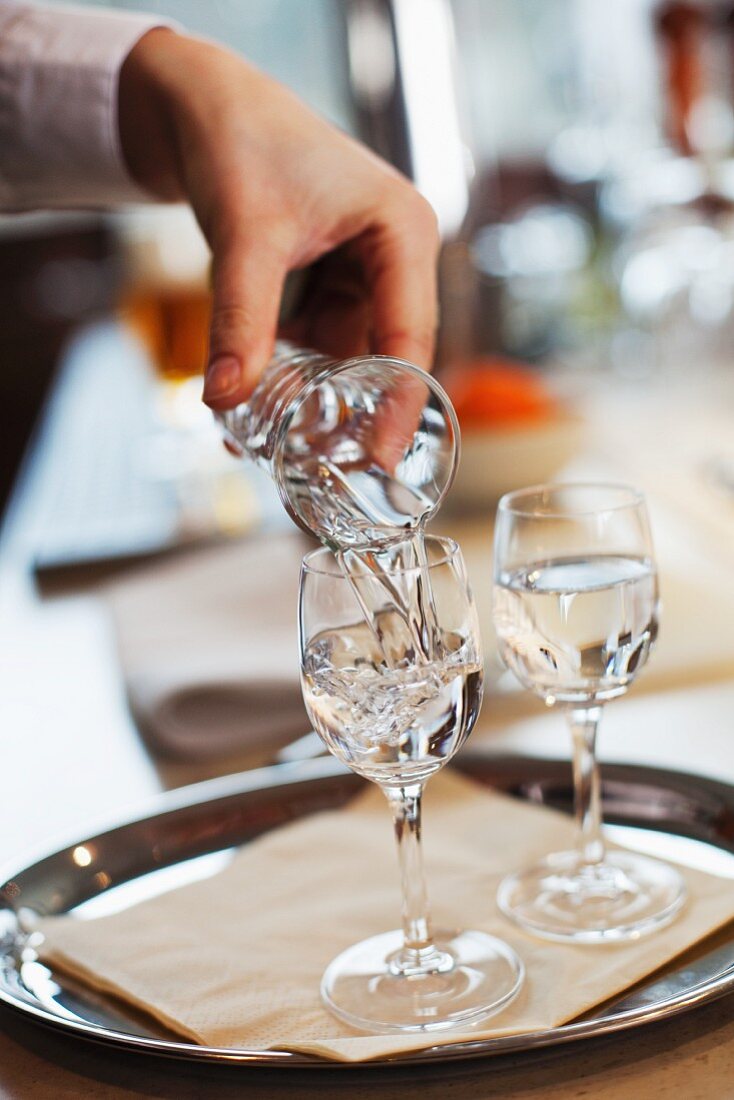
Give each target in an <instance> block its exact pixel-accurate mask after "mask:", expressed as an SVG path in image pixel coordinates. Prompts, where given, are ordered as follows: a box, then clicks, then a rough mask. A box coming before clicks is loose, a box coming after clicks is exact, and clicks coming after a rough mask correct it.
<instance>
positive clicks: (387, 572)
mask: <svg viewBox="0 0 734 1100" xmlns="http://www.w3.org/2000/svg"><path fill="white" fill-rule="evenodd" d="M425 541H426V543H430V544H433V545H435V544H436V543H438V545H440V546H442V547H443V553H442V554H441V556H440V557H439V558H437V559H436V560H435V561H429V562H428V564H427V566H426V567H425V568H428V569H436V568H437V567H438V566H439V565H447V564H448V563H449V562H450V561H452V560H453V559H455V558H456V556H457V554H458V555H459V556H460V557H461V547H460V546H459V544H458V542H457V541H456V540H455V539H452V538H450V537H449V536H448V535H426V540H425ZM406 542H407V539H406ZM322 559H324V560H325V561H327V562H328V563H329V567H328V568H320V565H321V560H322ZM462 560H463V559H462ZM423 568H424V566H421V565H407V566H405V567H404V568H398V569H375V570H370V575H371V576H376V577H380V576H389V577H398V576H405V575H406V574H408V573H420V572H421V570H422V569H423ZM301 573H302V574H304V573H312V574H314V575H315V576H320V577H332V578H333V579H334V580H340V581H344V582H345V583H349V579H348V577H347V576H346V574H345V573H344V572H343V571H342V570H341V569H340V567H339V564H338V562H337V560H336V554H335V553H334V551H333V550H330V549H329V547H328V546H318V547H316V549H314V550H309V552H308V553H307V554H306V555H305V556H304V558H303V561H302V562H301Z"/></svg>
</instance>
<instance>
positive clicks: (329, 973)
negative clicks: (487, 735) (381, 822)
mask: <svg viewBox="0 0 734 1100" xmlns="http://www.w3.org/2000/svg"><path fill="white" fill-rule="evenodd" d="M424 545H425V554H424V555H423V562H422V563H421V565H418V566H406V565H405V564H404V563H405V561H406V560H407V561H411V560H414V559H412V557H411V555H407V556H406V555H405V554H402V553H401V551H400V548H399V547H393V548H391V549H388V550H383V551H382V552H381V553H380V555H379V565H378V563H377V561H374V562H373V563H372V568H371V570H370V571H369V574H368V575H366V574H364V575H346V574H345V573H344V572H342V569H341V567H340V564H339V562H338V560H337V558H336V557H335V556H334V555H333V554H332V553H331V551H329V550H328V549H321V550H315V551H313V552H312V553H310V554H308V555H307V556H306V558H305V559H304V562H303V567H302V571H301V584H300V606H299V626H300V647H301V680H302V686H303V695H304V699H305V702H306V707H307V709H308V712H309V714H310V716H311V719H312V721H313V724H314V727H315V729H316V730H317V731H318V733H319V734H320V736H321V737H322V739H323V740H324V742H325V744H326V746H327V748H328V749H329V750H330V751H331V752H332V753H333V754H334V755H335V756H336V757H337V758H338V759H339V760H341V761H342V762H343V763H344V764H346V765H348V767H350V768H352V769H353V770H354V771H355V772H357V773H359V774H360V775H362V776H365V777H366V778H367V779H370V780H372V781H373V782H374V783H376V784H377V785H378V786H379V787H380V788H381V789H382V791H383V793H384V794H385V796H386V797H387V801H388V803H389V805H390V809H391V811H392V815H393V820H394V828H395V836H396V839H397V847H398V858H399V862H400V871H401V878H402V891H403V924H402V930H401V931H391V932H385V933H383V934H381V935H377V936H374V937H372V938H370V939H367V940H364V941H363V942H361V943H358V944H356V945H355V946H353V947H350V948H348V949H347V950H346V951H344V952H343V953H342V954H341V955H339V956H338V957H337V958H336V959H334V960H333V962H331V963H330V965H329V966H328V968H327V970H326V972H325V974H324V976H323V980H322V984H321V994H322V997H323V999H324V1001H325V1003H326V1005H327V1007H328V1008H329V1009H330V1010H331V1011H332V1012H334V1013H335V1014H336V1015H337V1016H339V1017H340V1018H341V1019H343V1020H345V1021H346V1022H347V1023H349V1024H350V1025H352V1026H354V1027H357V1028H360V1029H366V1030H372V1031H385V1032H388V1031H398V1032H421V1031H429V1030H432V1029H439V1028H449V1027H455V1026H457V1025H461V1024H471V1023H473V1022H474V1021H476V1020H479V1019H482V1018H483V1017H486V1016H489V1015H491V1014H492V1013H494V1012H497V1011H498V1010H499V1009H500V1008H502V1007H503V1006H504V1005H506V1004H507V1003H508V1002H509V1001H510V1000H511V999H512V998H513V997H514V995H515V994H516V993H517V991H518V989H519V988H520V985H521V982H522V977H523V968H522V964H521V962H520V960H519V959H518V958H517V956H516V955H515V953H514V952H513V951H512V950H511V948H509V947H508V946H507V945H506V944H504V943H503V942H501V941H500V940H498V939H496V938H495V937H493V936H490V935H487V934H485V933H483V932H478V931H453V930H452V931H447V932H436V933H435V934H434V932H433V931H432V928H431V922H430V917H429V912H428V904H427V898H426V888H425V881H424V872H423V864H422V853H421V795H422V792H423V787H424V785H425V783H426V781H427V780H428V779H429V778H430V776H432V775H433V774H434V773H435V772H436V771H438V769H439V768H441V767H443V765H444V764H445V763H446V762H447V760H450V759H451V757H452V756H453V755H454V753H455V752H457V750H458V749H459V748H460V747H461V745H462V744H463V742H464V741H465V739H466V737H467V736H468V734H469V732H470V730H471V728H472V726H473V725H474V722H475V720H476V717H477V713H478V710H479V705H480V702H481V695H482V658H481V643H480V637H479V630H478V624H477V615H476V610H475V606H474V602H473V598H472V595H471V592H470V590H469V586H468V583H467V578H466V573H465V569H464V563H463V559H462V556H461V552H460V550H459V548H458V546H457V545H456V544H455V543H454V542H452V541H450V540H448V539H439V538H434V537H428V538H426V539H425V544H424ZM429 593H430V595H429ZM428 602H430V610H429V608H428V607H427V603H428ZM365 609H367V614H366V616H365ZM428 618H430V619H431V620H432V622H433V629H432V631H431V632H430V633H431V637H430V638H428V637H427V632H426V630H425V624H426V620H427V619H428Z"/></svg>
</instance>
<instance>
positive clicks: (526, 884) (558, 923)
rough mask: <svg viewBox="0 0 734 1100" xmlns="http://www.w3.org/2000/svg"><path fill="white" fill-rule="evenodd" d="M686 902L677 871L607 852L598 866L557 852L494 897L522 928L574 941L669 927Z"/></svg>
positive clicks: (626, 936) (634, 934) (505, 883)
mask: <svg viewBox="0 0 734 1100" xmlns="http://www.w3.org/2000/svg"><path fill="white" fill-rule="evenodd" d="M685 899H686V887H685V883H684V882H683V879H682V878H681V876H680V875H679V874H678V872H677V871H676V870H675V868H673V867H670V866H668V864H666V863H660V862H659V861H658V860H656V859H649V858H648V857H647V856H641V855H637V854H636V853H634V852H608V853H607V855H606V856H605V858H604V861H603V863H600V864H584V863H582V862H581V860H580V859H579V856H578V853H576V852H556V853H554V854H553V855H550V856H548V857H547V858H546V859H544V860H543V861H542V862H541V863H539V864H537V866H535V867H531V868H529V869H528V870H527V871H520V872H519V873H518V874H516V875H510V876H509V877H508V878H506V879H503V881H502V882H501V883H500V887H499V890H498V893H497V901H498V904H499V907H500V909H501V910H502V912H503V913H505V914H506V916H508V917H510V918H511V919H512V920H513V921H515V923H516V924H519V925H520V927H521V928H524V929H525V930H526V931H528V932H533V933H534V934H535V935H537V936H542V937H544V938H545V939H549V940H563V941H569V940H571V941H574V942H576V943H617V942H620V941H623V940H634V939H637V938H638V937H639V936H643V935H646V934H647V933H649V932H653V931H654V930H655V929H656V928H662V927H664V925H666V924H670V922H671V921H672V920H673V919H674V918H675V917H676V915H677V914H678V913H679V912H680V910H681V908H682V907H683V903H684V902H685Z"/></svg>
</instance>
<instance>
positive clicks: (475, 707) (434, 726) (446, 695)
mask: <svg viewBox="0 0 734 1100" xmlns="http://www.w3.org/2000/svg"><path fill="white" fill-rule="evenodd" d="M375 622H376V625H377V629H378V633H379V641H378V640H376V639H375V637H374V633H373V626H372V625H371V624H370V623H368V622H361V623H355V624H353V625H352V626H348V627H346V628H343V629H340V630H339V631H325V632H324V633H322V634H321V635H318V636H317V637H315V638H314V639H313V640H312V641H311V643H310V644H309V646H308V649H307V651H306V653H305V656H304V661H303V666H302V668H303V671H302V686H303V694H304V699H305V702H306V707H307V709H308V712H309V714H310V716H311V718H312V720H313V722H314V725H315V727H316V730H317V732H318V733H319V734H320V736H321V737H322V738H323V740H324V742H325V743H326V745H327V746H328V748H329V749H330V750H331V752H332V753H333V754H334V755H335V756H336V757H338V758H339V759H340V760H342V761H343V763H345V764H347V765H348V766H349V767H350V768H352V769H353V770H354V771H356V772H358V773H359V774H360V775H363V776H365V777H366V778H368V779H372V780H374V781H376V782H378V783H380V785H381V786H388V787H389V786H405V785H408V784H412V783H422V782H424V781H425V780H426V779H427V778H428V777H429V776H430V775H432V774H433V773H434V772H436V771H438V769H439V768H440V767H441V766H442V765H443V764H444V763H445V762H446V760H448V759H449V758H450V757H452V756H453V755H454V753H456V752H457V751H458V749H459V748H460V747H461V745H462V744H463V742H464V740H465V739H466V737H467V735H468V733H469V731H470V730H471V729H472V727H473V725H474V722H475V720H476V717H477V714H478V711H479V706H480V703H481V697H482V665H481V660H480V656H479V654H478V653H477V652H476V651H475V649H474V647H473V646H472V644H471V643H470V642H467V641H464V640H462V639H461V638H459V637H458V636H457V635H447V636H444V637H443V639H442V650H443V656H442V657H441V658H440V659H433V660H424V661H423V662H420V663H417V664H416V663H415V662H414V659H413V655H412V653H410V652H409V653H407V654H406V653H403V654H402V656H401V655H400V653H399V646H400V640H401V639H402V638H403V637H404V629H405V628H404V623H403V622H402V619H401V617H400V616H399V615H398V614H397V613H396V612H395V611H394V610H391V611H383V612H380V613H378V614H377V615H376V616H375ZM386 650H387V651H388V652H389V655H390V663H389V664H388V663H386V660H385V651H386Z"/></svg>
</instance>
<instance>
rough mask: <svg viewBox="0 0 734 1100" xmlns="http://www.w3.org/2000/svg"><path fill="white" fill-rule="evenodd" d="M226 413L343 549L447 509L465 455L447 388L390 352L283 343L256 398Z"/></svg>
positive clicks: (313, 524) (294, 503)
mask: <svg viewBox="0 0 734 1100" xmlns="http://www.w3.org/2000/svg"><path fill="white" fill-rule="evenodd" d="M218 418H219V420H220V421H221V423H222V425H223V427H224V432H225V438H226V440H227V442H228V444H229V445H230V447H231V448H232V449H234V450H235V451H236V452H237V453H239V454H241V455H248V456H249V457H250V458H253V459H254V460H255V461H256V462H258V463H259V464H260V465H262V466H264V467H265V468H266V469H267V470H268V472H269V473H270V475H271V477H272V478H273V481H274V482H275V485H276V487H277V489H278V493H279V494H280V497H281V500H282V502H283V504H284V506H285V508H286V511H287V512H288V514H289V515H290V516H291V518H292V519H293V520H294V521H295V522H296V523H297V524H298V525H299V526H301V527H303V528H305V529H306V530H307V531H310V532H311V533H313V534H314V535H316V536H317V537H318V538H319V539H321V541H322V542H324V543H326V545H328V546H331V547H332V548H333V549H342V550H344V549H349V548H353V549H360V548H365V547H371V546H380V545H386V544H387V543H389V542H394V541H399V540H401V539H404V538H405V537H406V532H409V531H410V530H412V529H414V528H416V527H418V526H420V525H421V523H423V522H424V521H425V520H426V519H427V518H428V517H430V516H431V515H432V514H433V513H434V512H435V511H436V510H437V508H438V507H439V505H440V503H441V501H442V500H443V498H444V497H445V495H446V493H447V491H448V489H449V487H450V485H451V482H452V480H453V476H454V472H455V469H456V466H457V463H458V453H459V427H458V423H457V420H456V414H455V413H454V410H453V407H452V405H451V402H450V400H449V398H448V396H447V395H446V393H445V392H444V390H443V389H442V387H441V386H440V385H439V384H438V382H436V380H435V379H434V378H433V377H431V375H429V374H427V373H426V372H425V371H423V370H421V369H420V368H419V367H416V366H414V365H413V364H412V363H408V362H407V361H405V360H403V359H394V358H391V357H389V356H382V355H368V356H360V357H358V358H354V359H347V360H334V359H330V358H329V357H328V356H325V355H322V354H320V353H318V352H315V351H311V350H307V349H303V348H295V347H293V346H292V345H290V344H288V343H285V342H278V343H277V344H276V347H275V353H274V355H273V358H272V359H271V361H270V364H269V365H268V367H267V369H266V370H265V372H264V374H263V376H262V378H261V380H260V382H259V384H258V386H257V388H256V389H255V390H254V392H253V393H252V395H251V397H250V399H249V400H248V401H247V402H246V403H244V404H241V405H238V406H237V407H236V408H234V409H232V410H229V411H227V412H225V413H220V414H218Z"/></svg>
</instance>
